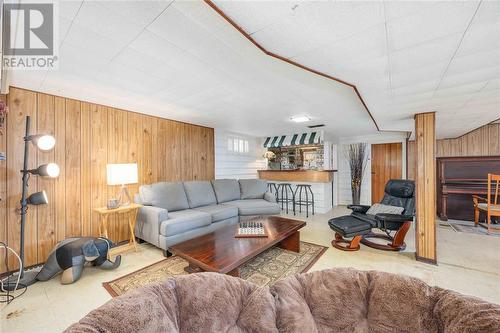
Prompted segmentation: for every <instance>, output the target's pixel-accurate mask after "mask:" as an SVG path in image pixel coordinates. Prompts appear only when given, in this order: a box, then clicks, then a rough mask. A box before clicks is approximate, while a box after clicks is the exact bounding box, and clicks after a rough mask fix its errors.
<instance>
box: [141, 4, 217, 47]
mask: <svg viewBox="0 0 500 333" xmlns="http://www.w3.org/2000/svg"><path fill="white" fill-rule="evenodd" d="M147 30H149V31H151V32H153V33H155V34H156V35H158V36H160V37H161V38H163V39H166V40H167V41H169V42H170V43H172V44H173V45H175V46H177V47H178V48H180V49H183V50H186V49H189V48H192V47H195V46H196V45H198V44H199V43H201V42H203V41H204V40H206V39H208V38H209V37H210V36H211V34H210V32H209V31H207V30H205V29H204V28H202V27H201V26H200V25H198V24H197V23H196V22H194V21H192V20H191V19H189V18H188V17H186V16H185V15H183V14H182V13H181V12H180V11H179V10H178V9H177V8H176V7H175V6H170V7H168V8H167V10H165V11H164V12H163V13H162V14H161V15H160V16H159V17H158V18H157V19H156V20H155V21H154V22H153V23H151V24H150V25H149V26H148V27H147Z"/></svg>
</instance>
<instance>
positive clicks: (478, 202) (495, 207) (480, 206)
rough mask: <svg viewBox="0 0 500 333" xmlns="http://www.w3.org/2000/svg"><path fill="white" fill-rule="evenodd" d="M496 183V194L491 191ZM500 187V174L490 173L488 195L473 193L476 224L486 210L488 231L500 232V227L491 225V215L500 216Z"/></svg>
mask: <svg viewBox="0 0 500 333" xmlns="http://www.w3.org/2000/svg"><path fill="white" fill-rule="evenodd" d="M493 183H495V195H494V196H493V195H492V193H491V189H492V184H493ZM499 187H500V175H494V174H491V173H489V174H488V196H487V197H486V198H483V197H480V196H477V195H473V196H472V200H473V201H474V225H475V226H476V227H477V225H478V224H479V213H480V212H486V222H487V223H488V233H491V232H492V231H493V232H500V229H495V228H492V227H491V217H492V216H500V203H499V200H498V195H499Z"/></svg>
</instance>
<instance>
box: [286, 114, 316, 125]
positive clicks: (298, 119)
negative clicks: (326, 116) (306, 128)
mask: <svg viewBox="0 0 500 333" xmlns="http://www.w3.org/2000/svg"><path fill="white" fill-rule="evenodd" d="M290 120H291V121H293V122H296V123H305V122H307V121H310V120H311V118H310V117H308V116H305V115H300V116H293V117H291V118H290Z"/></svg>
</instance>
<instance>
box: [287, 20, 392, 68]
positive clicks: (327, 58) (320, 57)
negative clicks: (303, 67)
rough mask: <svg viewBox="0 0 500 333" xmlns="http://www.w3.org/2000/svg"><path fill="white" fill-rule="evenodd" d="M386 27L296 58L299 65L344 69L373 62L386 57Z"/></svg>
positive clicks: (319, 48)
mask: <svg viewBox="0 0 500 333" xmlns="http://www.w3.org/2000/svg"><path fill="white" fill-rule="evenodd" d="M386 50H387V48H386V43H385V26H384V25H383V24H379V25H377V26H374V27H372V28H371V29H370V31H367V32H365V33H360V34H355V35H352V36H349V37H346V38H343V39H340V40H337V41H335V42H333V43H331V44H323V45H322V46H319V47H317V48H314V49H313V50H312V51H309V52H305V53H301V54H298V55H296V56H294V57H293V58H292V59H293V60H294V61H297V62H299V63H307V64H308V65H309V66H311V67H315V66H321V65H322V64H323V63H325V62H326V63H330V65H331V64H332V63H333V64H336V65H335V66H336V67H337V68H338V67H344V66H348V65H354V64H357V63H360V62H362V61H364V60H372V59H374V58H380V57H382V56H384V55H386Z"/></svg>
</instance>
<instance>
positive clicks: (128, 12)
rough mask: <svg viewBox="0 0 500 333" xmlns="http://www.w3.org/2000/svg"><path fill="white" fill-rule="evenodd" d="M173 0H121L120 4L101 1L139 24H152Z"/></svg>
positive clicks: (100, 2) (105, 5)
mask: <svg viewBox="0 0 500 333" xmlns="http://www.w3.org/2000/svg"><path fill="white" fill-rule="evenodd" d="M172 2H173V0H164V1H151V0H148V1H131V0H127V1H120V2H119V6H117V5H116V2H115V1H99V4H100V5H102V6H103V7H105V8H106V9H108V10H110V11H112V12H114V13H116V14H118V15H120V16H121V17H123V18H127V19H128V20H130V22H133V23H134V24H137V25H139V26H146V25H147V24H150V23H151V22H152V21H153V20H154V19H155V18H156V17H157V16H158V15H160V13H161V12H163V11H164V10H165V9H166V8H167V7H168V6H170V5H171V4H172Z"/></svg>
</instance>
